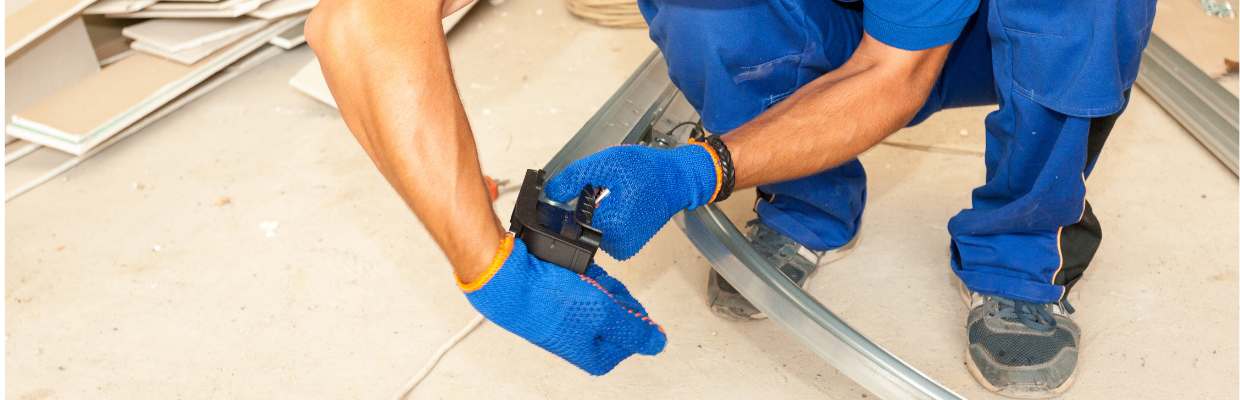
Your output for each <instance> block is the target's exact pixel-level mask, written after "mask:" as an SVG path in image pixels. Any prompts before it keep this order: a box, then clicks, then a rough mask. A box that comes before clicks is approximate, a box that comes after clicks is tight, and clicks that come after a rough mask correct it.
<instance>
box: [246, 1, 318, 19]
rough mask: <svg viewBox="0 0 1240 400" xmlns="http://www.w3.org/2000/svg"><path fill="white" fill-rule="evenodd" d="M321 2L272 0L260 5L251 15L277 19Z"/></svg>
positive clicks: (305, 9)
mask: <svg viewBox="0 0 1240 400" xmlns="http://www.w3.org/2000/svg"><path fill="white" fill-rule="evenodd" d="M317 4H319V0H272V1H270V2H267V3H266V4H263V5H262V6H261V7H258V9H257V10H254V12H251V13H250V16H254V17H258V18H262V19H276V18H283V17H287V16H289V15H293V14H296V13H299V12H303V11H307V10H310V9H311V8H314V6H315V5H317Z"/></svg>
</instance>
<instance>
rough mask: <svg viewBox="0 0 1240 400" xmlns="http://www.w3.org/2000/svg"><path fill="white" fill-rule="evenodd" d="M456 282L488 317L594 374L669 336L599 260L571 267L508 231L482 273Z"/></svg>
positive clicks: (651, 349) (655, 349)
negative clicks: (535, 251)
mask: <svg viewBox="0 0 1240 400" xmlns="http://www.w3.org/2000/svg"><path fill="white" fill-rule="evenodd" d="M457 283H459V284H460V285H461V290H463V291H464V292H465V297H467V298H468V299H469V302H470V303H471V304H473V305H474V308H476V309H478V311H479V312H481V313H482V315H485V316H486V317H487V319H489V320H491V322H494V323H495V324H496V325H499V326H501V327H503V328H504V329H507V330H508V331H509V332H512V333H514V334H516V335H517V336H520V337H522V338H525V340H528V341H530V343H533V344H536V345H538V347H542V348H543V349H545V350H547V351H550V352H552V353H554V354H555V355H557V356H560V357H561V358H563V359H565V360H567V361H568V362H570V363H573V365H576V366H577V367H579V368H581V369H583V370H585V371H586V372H589V373H590V374H593V375H602V374H606V373H607V372H608V371H611V369H612V368H615V366H616V364H619V363H620V361H623V360H624V359H625V358H628V357H629V356H631V355H633V353H641V354H645V355H655V354H658V353H659V352H660V351H663V345H664V344H666V343H667V337H666V336H664V334H663V329H662V328H660V327H659V325H658V324H656V323H654V321H652V320H650V318H649V317H648V316H647V315H646V309H645V308H643V307H642V305H641V303H638V302H637V300H636V299H634V298H633V296H632V295H630V294H629V290H628V289H626V288H625V287H624V284H622V283H620V281H618V280H616V278H612V277H611V276H609V275H607V272H606V271H603V269H602V268H600V267H599V266H597V265H591V266H590V267H589V268H587V269H586V273H585V275H578V274H575V273H573V272H572V271H569V270H567V269H564V268H562V267H559V266H556V265H554V264H551V263H548V262H545V261H542V260H539V259H537V258H535V257H534V256H533V255H531V254H530V253H529V252H528V251H527V250H526V248H525V243H523V242H522V241H521V240H520V239H514V238H513V237H512V236H509V237H508V238H507V239H505V240H504V241H503V243H501V244H500V249H499V251H497V252H496V254H495V260H494V261H493V262H492V264H491V268H489V269H487V271H486V272H484V273H483V274H482V276H480V277H479V278H478V279H476V280H475V281H474V282H471V283H464V282H460V281H459V279H458V281H457Z"/></svg>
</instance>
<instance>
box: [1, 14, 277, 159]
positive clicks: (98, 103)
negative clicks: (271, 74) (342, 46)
mask: <svg viewBox="0 0 1240 400" xmlns="http://www.w3.org/2000/svg"><path fill="white" fill-rule="evenodd" d="M300 22H301V19H298V18H294V19H288V20H283V21H279V22H277V23H275V24H273V25H272V26H270V27H267V28H266V29H263V30H262V31H260V32H259V33H257V34H255V35H252V36H250V37H247V38H246V39H244V40H242V41H240V42H238V43H237V44H234V45H232V46H230V47H228V48H226V49H224V50H221V51H220V52H218V53H217V54H215V55H213V56H212V57H210V58H208V59H206V60H203V61H200V62H198V63H196V64H194V65H182V64H178V63H176V62H173V61H168V60H164V59H161V58H158V57H155V56H151V55H148V54H135V55H133V56H130V57H128V58H126V59H124V60H121V61H119V62H117V63H116V64H113V65H110V66H108V67H107V68H104V69H103V71H100V72H99V73H98V74H95V75H93V76H91V77H89V78H87V79H86V80H84V81H82V82H81V83H79V84H77V85H74V86H73V87H70V88H68V89H66V90H63V91H60V92H58V93H56V94H55V95H52V96H49V97H47V98H45V99H43V100H42V101H39V102H38V103H36V104H34V105H33V106H31V107H29V108H27V109H25V110H21V111H18V112H17V113H16V114H14V115H13V123H12V124H10V125H9V126H8V127H7V131H8V133H9V134H11V135H13V136H16V137H19V138H23V139H26V140H29V141H32V142H36V143H40V144H43V145H45V146H49V147H53V148H56V149H58V150H62V151H65V152H68V153H73V154H79V155H80V154H82V153H84V152H86V151H88V150H90V148H92V147H93V146H95V145H98V144H99V143H100V142H103V141H104V140H106V139H107V138H109V137H111V136H112V135H114V134H116V133H117V132H119V131H121V130H122V129H124V128H125V127H126V126H129V125H130V124H132V123H133V122H134V121H137V120H138V119H141V118H142V117H143V116H145V115H147V114H148V113H150V112H151V111H153V110H155V109H157V108H159V107H160V106H162V105H163V104H165V103H167V102H168V101H170V100H172V99H173V98H175V97H176V96H178V95H180V94H182V93H184V92H185V91H186V90H189V89H190V88H192V87H193V86H194V85H196V84H198V83H200V82H202V81H203V80H205V79H206V78H208V77H210V76H211V75H212V74H214V73H216V72H218V71H220V70H221V69H223V68H225V67H227V66H228V65H229V64H232V63H233V62H235V61H237V60H238V59H240V58H241V57H243V56H245V55H246V54H249V53H250V52H251V51H253V50H254V49H257V48H258V47H261V46H263V45H264V44H266V43H267V41H268V40H271V37H272V36H275V35H276V34H277V33H279V32H282V31H284V30H285V29H288V28H289V27H290V26H293V25H295V24H297V23H300Z"/></svg>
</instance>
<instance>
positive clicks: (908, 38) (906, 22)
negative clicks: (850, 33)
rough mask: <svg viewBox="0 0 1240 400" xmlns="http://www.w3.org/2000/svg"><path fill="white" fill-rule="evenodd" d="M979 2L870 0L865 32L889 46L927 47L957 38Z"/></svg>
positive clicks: (864, 6) (866, 11) (902, 47)
mask: <svg viewBox="0 0 1240 400" xmlns="http://www.w3.org/2000/svg"><path fill="white" fill-rule="evenodd" d="M844 1H856V0H844ZM978 1H979V0H869V1H866V2H864V5H863V9H864V16H863V17H862V24H863V25H864V26H865V32H866V33H868V34H870V36H873V37H874V38H875V39H878V40H879V41H881V42H883V43H886V44H887V45H890V46H893V47H897V48H901V49H904V50H922V49H928V48H931V47H936V46H941V45H944V44H948V43H951V42H952V41H954V40H956V37H957V36H960V31H961V30H962V29H964V25H965V23H966V22H968V21H969V17H970V16H972V15H973V12H974V11H977V4H978Z"/></svg>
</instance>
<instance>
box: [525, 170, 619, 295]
mask: <svg viewBox="0 0 1240 400" xmlns="http://www.w3.org/2000/svg"><path fill="white" fill-rule="evenodd" d="M545 180H546V172H545V171H543V170H532V169H531V170H526V171H525V180H523V181H522V182H521V191H520V192H518V194H517V204H516V206H515V207H514V208H513V210H512V226H511V227H510V229H511V230H512V232H513V234H515V235H516V237H518V238H520V239H521V241H523V242H525V247H526V248H527V249H529V252H530V254H533V255H534V257H538V259H540V260H543V261H546V262H549V263H552V264H555V265H559V266H561V267H564V268H567V269H568V270H570V271H573V272H576V273H578V274H584V273H585V272H586V268H587V267H589V266H590V263H591V262H592V261H593V260H594V253H595V252H597V251H598V245H599V241H601V240H602V239H603V232H602V231H600V230H598V229H596V228H594V227H593V226H591V224H592V223H593V220H594V208H595V207H596V206H597V205H598V200H599V195H600V194H601V192H602V190H601V189H598V188H595V187H593V186H590V185H586V187H585V188H583V189H582V190H581V194H580V195H579V196H577V199H576V201H575V203H576V204H572V203H569V204H555V203H553V202H551V201H549V200H543V199H542V197H543V196H542V193H543V185H544V184H545V183H546V182H545Z"/></svg>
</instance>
